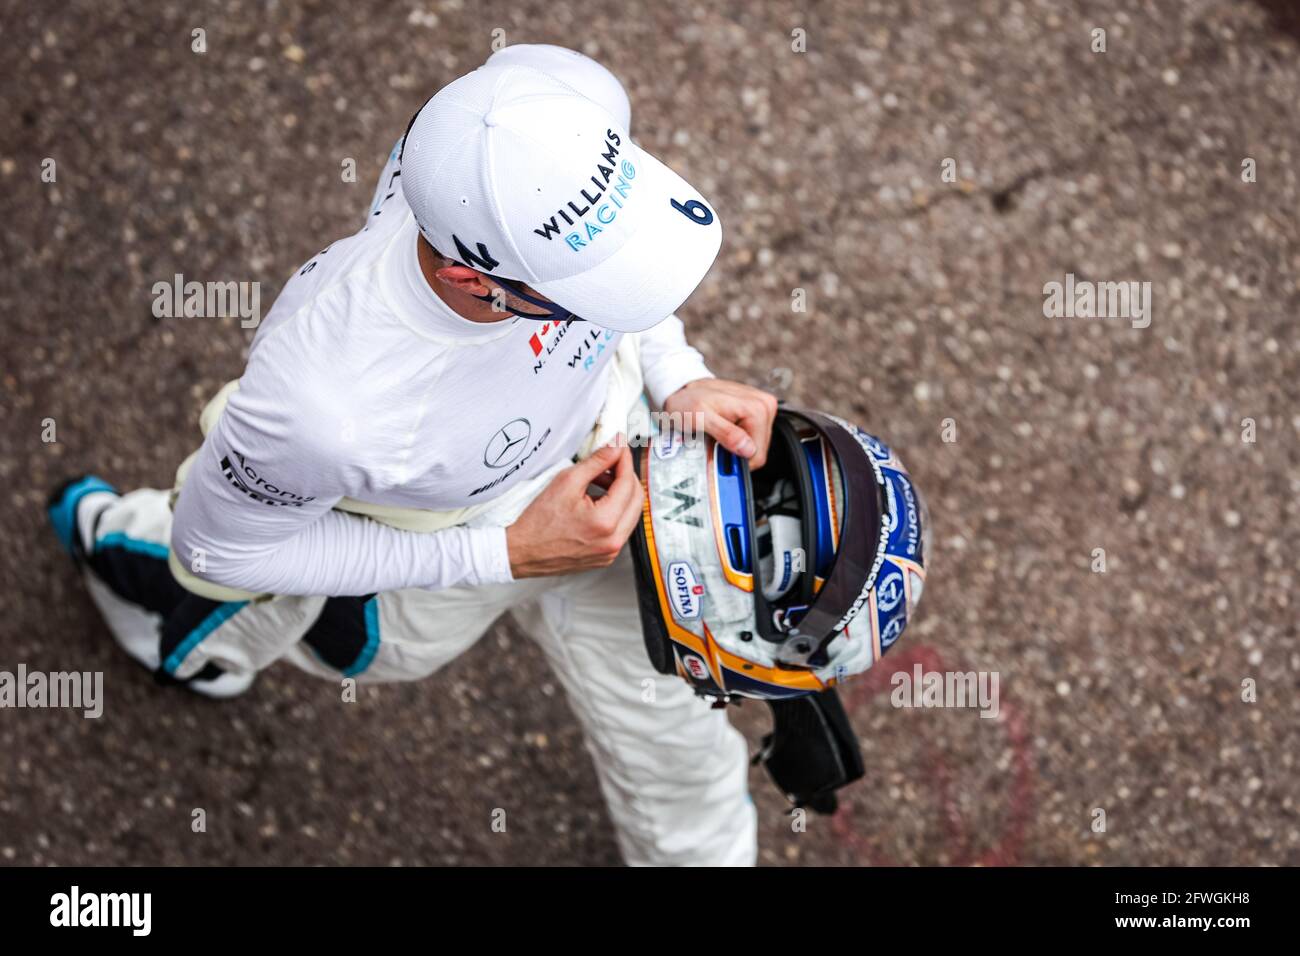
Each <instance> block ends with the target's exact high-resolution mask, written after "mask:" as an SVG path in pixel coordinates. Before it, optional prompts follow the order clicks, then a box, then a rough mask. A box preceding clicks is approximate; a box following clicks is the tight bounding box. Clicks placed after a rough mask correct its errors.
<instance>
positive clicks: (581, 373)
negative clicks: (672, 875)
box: [50, 47, 776, 865]
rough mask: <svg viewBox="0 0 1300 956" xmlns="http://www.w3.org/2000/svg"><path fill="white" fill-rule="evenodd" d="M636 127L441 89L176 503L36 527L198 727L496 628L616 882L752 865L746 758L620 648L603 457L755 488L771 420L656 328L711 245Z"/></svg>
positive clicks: (294, 308)
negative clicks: (529, 656)
mask: <svg viewBox="0 0 1300 956" xmlns="http://www.w3.org/2000/svg"><path fill="white" fill-rule="evenodd" d="M504 54H509V55H504ZM629 122H630V118H629V115H628V107H627V99H626V94H625V93H624V92H623V90H622V87H621V86H620V85H619V83H618V81H617V80H615V79H614V78H613V77H612V75H611V74H609V73H608V71H606V70H605V69H604V68H603V67H601V66H599V65H598V64H595V63H594V62H593V61H590V60H588V59H586V58H585V57H582V56H581V55H580V54H576V53H573V52H571V51H568V50H562V49H559V48H554V47H551V48H544V47H523V48H519V47H516V48H507V50H506V51H503V54H499V55H498V56H497V57H494V58H493V59H492V60H490V61H489V62H488V63H487V64H485V65H484V66H483V67H480V68H479V69H478V70H476V71H474V72H473V73H470V74H468V75H466V76H464V77H461V78H460V79H458V80H456V81H454V82H452V83H451V84H449V85H448V86H447V87H445V88H443V89H442V90H441V91H439V92H438V93H437V94H436V95H435V96H433V97H432V98H431V99H430V100H429V101H428V102H426V103H425V104H424V106H423V107H422V108H421V109H420V110H419V112H418V113H417V114H416V116H415V117H414V118H413V119H412V121H411V124H410V126H409V127H408V128H407V131H406V134H405V135H404V137H403V138H402V140H400V141H399V142H398V144H397V146H396V147H395V148H394V150H393V153H392V155H391V156H390V158H389V160H388V164H387V166H386V167H385V169H384V171H383V173H382V174H381V176H380V180H379V184H378V188H377V191H376V193H375V198H374V201H373V204H372V206H371V208H370V210H369V214H368V216H367V221H366V224H365V227H364V228H363V229H361V231H360V232H358V233H356V234H355V235H353V236H350V237H348V238H344V239H340V240H338V241H336V242H334V243H333V244H332V245H330V246H329V247H328V248H326V249H324V250H323V251H321V252H319V253H318V254H317V255H316V256H314V257H313V258H312V259H311V260H309V261H308V262H306V263H305V264H304V265H303V266H302V267H301V268H299V269H298V270H297V271H296V272H295V273H294V274H293V276H292V277H291V278H290V279H289V281H288V282H287V283H286V285H285V286H284V288H283V290H282V292H281V293H280V295H279V298H278V299H277V300H276V302H275V305H274V307H273V309H272V310H271V311H270V313H269V314H268V315H267V317H266V319H265V320H264V321H263V322H262V324H261V326H260V328H259V329H258V331H257V334H256V336H255V338H254V341H253V344H252V347H251V350H250V353H249V358H248V362H247V365H246V367H245V369H244V371H243V374H242V376H241V377H240V378H239V380H238V381H237V382H236V383H232V384H231V385H229V386H227V387H226V388H225V389H223V390H222V393H221V395H219V396H218V398H217V399H216V400H214V402H213V403H212V404H210V405H209V407H208V409H207V411H206V412H205V416H204V422H203V425H204V428H205V438H204V441H203V444H202V447H201V448H200V449H199V450H198V452H197V453H196V454H195V455H194V456H191V458H190V459H189V460H188V461H187V462H186V463H185V465H183V466H182V468H181V472H180V473H179V474H178V489H179V491H178V493H177V492H176V491H167V490H154V489H142V490H137V491H134V492H131V493H128V494H125V495H120V494H118V493H117V492H116V491H115V490H114V489H113V488H112V487H111V486H110V485H108V484H107V483H106V482H104V481H103V480H101V479H99V478H96V477H94V476H83V477H81V478H78V479H74V480H73V481H71V482H68V483H66V484H65V485H64V486H63V487H61V488H60V489H59V490H58V491H56V492H55V494H54V495H53V496H52V498H51V503H50V515H51V519H52V521H53V523H54V525H55V529H56V531H57V532H58V533H59V535H60V537H61V539H62V541H63V543H64V545H65V547H66V548H67V549H68V550H69V551H70V552H71V553H72V554H73V556H74V557H75V558H76V559H77V561H78V564H79V566H80V567H81V568H82V569H83V573H84V576H85V578H86V581H87V586H88V588H89V589H90V592H91V595H92V597H93V598H94V600H95V601H96V603H97V605H98V606H99V608H100V609H101V611H102V612H103V614H104V616H105V618H106V620H107V622H108V624H109V627H110V630H111V631H112V632H113V634H114V637H115V638H116V639H117V641H118V642H119V643H120V644H121V645H122V646H123V647H124V648H125V649H126V650H127V651H128V653H130V654H131V656H132V657H133V658H135V659H136V660H137V661H139V662H140V663H142V664H144V665H145V666H146V667H148V668H149V669H151V670H153V671H154V672H155V673H156V674H157V675H158V676H159V678H160V679H161V680H163V681H165V682H177V683H180V684H183V685H185V686H187V687H188V688H190V689H191V690H194V691H196V692H199V693H202V694H206V695H208V696H211V697H229V696H233V695H235V694H238V693H240V692H242V691H243V690H245V689H246V688H247V687H248V686H249V685H250V684H251V683H252V681H253V679H254V677H255V675H256V673H257V672H258V671H259V670H261V669H262V668H265V667H267V666H268V665H270V664H271V663H272V662H274V661H276V660H279V659H282V658H287V659H288V660H290V661H291V662H293V663H295V664H296V665H298V666H300V667H302V668H304V669H306V670H308V671H310V672H312V673H315V674H318V675H320V676H322V677H326V678H330V679H333V680H336V681H337V680H343V679H345V678H355V679H357V680H361V681H365V680H373V681H384V680H410V679H416V678H420V677H425V676H428V675H429V674H432V673H433V672H434V671H436V670H437V669H438V668H439V667H441V666H442V665H443V664H445V663H447V662H448V661H450V660H452V659H453V658H454V657H456V656H457V655H458V654H460V653H461V652H462V651H464V650H465V649H466V648H468V647H469V646H470V645H472V644H473V643H474V642H475V641H476V640H477V639H478V638H479V637H480V636H481V635H482V634H483V633H484V632H485V631H486V630H487V629H488V628H489V627H490V625H491V624H492V623H493V621H494V620H495V619H496V618H498V617H499V616H500V615H502V614H503V613H509V614H510V615H511V616H512V617H513V619H514V620H515V621H516V622H517V624H518V625H519V626H520V627H521V628H522V629H523V630H524V631H525V632H526V633H527V634H529V635H530V636H531V637H532V638H533V639H535V640H536V641H537V642H538V643H539V644H540V646H541V647H542V649H543V651H544V652H545V654H546V656H547V658H548V660H549V663H550V665H551V666H552V667H553V669H554V670H555V672H556V673H557V674H558V676H559V679H560V681H561V683H562V684H563V686H564V688H565V690H566V692H567V694H568V697H569V700H570V702H571V705H572V707H573V709H574V711H575V712H576V714H577V715H578V718H579V720H580V722H581V723H582V726H583V728H584V731H585V734H586V738H587V742H588V748H589V749H590V751H591V753H592V755H593V758H594V762H595V766H596V769H597V773H598V776H599V779H600V785H601V789H602V792H603V794H604V796H605V798H606V801H607V803H608V804H609V808H610V813H611V816H612V818H613V822H614V824H615V827H616V830H617V833H618V838H619V845H620V848H621V852H622V854H623V856H624V858H625V860H626V861H627V862H628V863H630V864H642V865H647V864H648V865H674V864H708V865H751V864H753V863H754V861H755V856H756V835H755V830H756V821H755V811H754V807H753V804H752V801H751V800H750V799H749V794H748V787H747V770H748V766H747V764H748V761H747V747H746V744H745V742H744V739H743V738H742V737H741V735H740V734H739V733H738V732H737V731H735V730H734V729H733V728H732V727H731V726H730V724H729V723H728V721H727V718H726V716H725V711H723V710H717V709H711V708H710V707H709V705H708V704H707V703H706V702H704V701H703V700H701V699H699V698H697V697H696V696H695V695H694V694H693V693H692V691H691V689H690V688H689V686H688V685H687V684H686V683H685V682H684V681H681V680H677V679H676V678H665V679H659V675H657V674H656V673H655V671H654V670H653V668H652V667H651V665H650V662H649V660H648V658H647V656H646V651H645V648H644V645H643V643H642V637H641V630H640V621H639V618H638V614H637V601H636V596H635V592H634V580H633V574H632V568H631V563H630V560H629V557H628V554H627V548H626V547H625V543H626V541H627V539H628V537H629V535H630V534H631V532H632V530H633V528H634V526H635V525H636V524H637V522H638V521H639V520H640V518H641V514H642V491H641V485H640V483H639V481H638V479H637V477H636V475H635V473H634V470H633V466H632V461H631V455H630V453H629V450H628V447H627V442H626V441H625V440H623V439H621V438H620V437H619V433H620V432H621V431H625V430H626V421H627V415H628V413H629V409H632V408H633V407H634V406H635V405H636V404H637V403H638V402H639V403H641V404H642V407H644V405H645V403H646V402H647V401H648V403H649V406H650V407H651V408H652V409H655V410H660V409H661V410H663V411H666V412H669V413H673V414H681V415H682V416H687V417H689V420H690V421H692V422H694V425H695V427H696V428H698V429H700V430H702V431H703V432H706V433H708V434H710V435H712V436H713V437H714V438H716V439H717V440H718V441H719V442H720V443H721V444H722V445H724V446H725V447H726V448H728V449H730V450H731V451H733V452H734V453H736V454H738V455H741V456H744V457H746V458H748V459H749V460H750V463H751V465H752V466H755V467H757V466H761V465H762V463H763V461H764V458H765V456H766V451H767V445H768V441H769V436H770V431H771V427H772V421H773V418H774V416H775V413H776V401H775V399H774V398H773V397H772V396H770V395H768V394H766V393H765V392H762V391H759V390H757V389H755V388H751V387H749V386H746V385H742V384H738V383H735V382H728V381H720V380H718V379H716V378H714V377H713V376H712V375H711V373H710V372H709V370H708V369H707V368H706V366H705V364H704V361H703V359H702V358H701V356H700V354H699V353H698V352H697V351H696V350H695V349H693V348H692V347H690V346H689V345H688V344H687V342H686V339H685V337H684V334H683V326H682V322H681V321H680V320H679V319H678V318H677V317H676V316H675V315H674V314H673V313H674V312H675V310H676V309H677V308H678V307H679V306H680V305H681V304H682V303H683V302H684V301H685V300H686V298H687V297H688V296H689V295H690V294H691V292H692V291H693V290H694V289H695V287H696V286H697V284H698V283H699V282H700V280H701V279H702V278H703V277H704V275H705V274H706V273H707V272H708V270H709V268H710V266H711V265H712V263H713V260H714V258H715V257H716V255H717V252H718V249H719V246H720V243H721V224H720V222H719V218H718V214H717V211H716V209H715V208H714V207H713V206H712V204H711V203H710V202H709V200H708V199H706V198H705V197H704V196H702V195H701V194H700V193H699V192H698V191H697V190H696V189H694V188H693V187H692V186H691V185H690V184H689V183H687V182H686V181H685V180H683V179H682V178H681V177H679V176H677V175H676V174H675V173H673V172H672V171H671V170H669V169H668V168H667V167H666V166H664V165H663V164H662V163H660V162H659V161H658V160H656V159H655V158H654V157H653V156H651V155H650V154H649V153H648V152H646V151H645V150H643V149H641V148H640V147H639V146H638V145H637V144H635V143H634V142H633V141H632V139H631V137H630V136H629V133H628V125H629ZM610 422H613V423H614V424H613V426H612V427H609V423H610ZM648 687H649V688H652V690H653V692H647V688H648Z"/></svg>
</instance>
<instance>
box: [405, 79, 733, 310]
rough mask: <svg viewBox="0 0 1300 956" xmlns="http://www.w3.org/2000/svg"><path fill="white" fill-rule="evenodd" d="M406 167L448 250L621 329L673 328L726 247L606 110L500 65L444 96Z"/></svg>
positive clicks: (417, 199) (420, 207)
mask: <svg viewBox="0 0 1300 956" xmlns="http://www.w3.org/2000/svg"><path fill="white" fill-rule="evenodd" d="M400 163H401V170H402V189H403V192H404V193H405V195H406V199H407V202H409V203H410V206H411V211H412V212H413V213H414V214H415V220H416V222H417V223H418V225H419V227H420V232H421V233H422V234H423V235H424V237H425V239H427V240H428V241H429V243H430V244H432V245H433V247H434V248H435V249H437V250H438V251H439V252H440V253H442V254H443V255H445V256H448V257H449V258H453V259H456V260H458V261H460V262H463V263H464V264H465V265H467V266H470V267H472V268H475V269H478V270H480V271H482V272H484V273H487V274H489V275H496V276H499V277H501V278H504V279H513V280H515V281H518V282H525V283H527V284H528V285H530V286H532V287H533V288H534V289H536V290H537V291H538V292H540V293H541V294H542V295H544V296H546V297H547V298H549V299H551V300H552V301H554V302H556V303H558V304H559V305H560V306H562V307H563V308H565V309H567V310H569V311H570V312H572V313H573V314H574V315H577V316H581V317H582V318H584V319H586V320H588V321H590V322H594V323H595V324H597V325H600V326H603V327H605V328H607V329H614V330H616V331H620V332H639V331H641V330H643V329H648V328H650V327H651V326H653V325H656V324H657V323H659V322H661V321H663V320H664V319H666V318H667V317H668V316H669V315H671V314H672V313H673V312H674V311H676V309H677V308H678V306H680V305H681V304H682V303H683V302H684V301H686V298H687V297H688V296H689V295H690V294H691V293H692V292H693V291H694V290H695V287H696V286H697V285H699V283H700V280H701V279H703V278H704V276H705V274H706V273H707V272H708V271H709V268H710V266H712V264H713V260H714V259H715V258H716V257H717V254H718V249H719V247H720V246H721V244H722V224H721V222H720V221H719V219H718V216H717V214H716V213H715V212H714V211H713V208H712V206H711V205H709V204H708V203H707V202H706V201H705V200H704V198H703V197H702V196H701V195H700V194H699V192H698V191H697V190H696V189H694V188H693V187H692V186H691V185H690V184H689V183H687V182H686V180H684V179H682V178H681V177H680V176H678V175H677V174H676V173H674V172H673V171H672V170H671V169H669V168H668V167H667V166H665V165H664V164H663V163H661V162H659V160H657V159H655V158H654V157H653V156H651V155H650V154H649V153H647V152H645V151H644V150H642V149H641V148H640V147H638V146H637V145H636V144H635V143H633V142H632V139H631V137H630V136H629V135H628V133H627V129H626V127H624V126H623V125H621V124H620V123H619V121H618V120H617V119H616V118H615V117H614V116H613V115H611V114H610V113H609V111H608V110H606V109H605V108H604V107H602V106H601V105H600V104H598V103H596V102H595V101H594V100H592V99H590V98H588V97H587V96H586V95H584V94H583V93H582V92H581V91H580V90H575V89H574V88H573V87H571V86H569V85H568V84H566V83H564V82H563V81H561V80H559V79H556V78H555V77H553V76H549V75H547V74H546V73H543V72H541V71H539V70H536V69H533V68H531V67H527V66H518V65H504V66H497V65H491V64H486V65H484V66H482V67H479V69H477V70H475V71H474V72H473V73H470V74H468V75H466V76H462V77H461V78H460V79H458V80H455V81H454V82H452V83H450V84H448V85H447V86H445V87H443V89H441V90H439V91H438V93H437V94H436V95H435V96H434V97H433V98H432V99H430V100H429V101H428V102H427V103H426V104H425V105H424V107H423V108H422V109H421V110H420V112H419V114H418V115H417V116H416V117H415V119H414V120H413V121H412V123H411V127H410V130H409V131H408V132H407V134H406V139H405V142H404V144H403V147H402V153H401V160H400Z"/></svg>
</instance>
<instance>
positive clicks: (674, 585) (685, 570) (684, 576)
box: [667, 561, 704, 621]
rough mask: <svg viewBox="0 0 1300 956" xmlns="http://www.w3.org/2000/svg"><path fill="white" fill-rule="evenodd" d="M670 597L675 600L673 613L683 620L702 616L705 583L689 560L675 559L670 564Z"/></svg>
mask: <svg viewBox="0 0 1300 956" xmlns="http://www.w3.org/2000/svg"><path fill="white" fill-rule="evenodd" d="M667 583H668V598H669V600H671V601H672V602H673V613H674V614H676V615H677V616H678V617H680V618H682V619H683V620H687V621H690V620H694V619H695V618H697V617H699V616H700V607H701V605H702V603H703V601H702V599H703V597H704V585H703V584H701V583H700V579H699V577H698V576H697V575H696V573H695V569H694V568H693V567H691V564H690V562H689V561H674V562H672V563H671V564H670V565H668V582H667Z"/></svg>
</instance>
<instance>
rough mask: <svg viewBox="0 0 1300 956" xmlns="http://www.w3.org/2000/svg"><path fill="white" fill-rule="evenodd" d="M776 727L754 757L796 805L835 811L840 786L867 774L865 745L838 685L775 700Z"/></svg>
mask: <svg viewBox="0 0 1300 956" xmlns="http://www.w3.org/2000/svg"><path fill="white" fill-rule="evenodd" d="M768 706H770V707H771V708H772V732H771V733H770V734H768V735H767V736H766V737H764V738H763V747H762V749H761V750H760V751H759V753H758V755H757V756H756V757H755V758H754V762H755V763H762V764H763V766H764V767H765V768H766V769H767V772H768V775H769V776H770V777H771V778H772V782H773V783H775V784H776V785H777V786H778V787H780V788H781V792H782V793H784V794H785V795H786V797H787V798H788V799H789V800H790V802H791V803H793V804H794V805H795V806H796V807H808V808H809V809H811V810H815V811H817V812H818V813H834V812H835V809H836V807H837V806H838V801H837V800H836V797H835V791H836V790H838V789H839V788H840V787H843V786H846V785H848V784H850V783H852V782H853V781H854V780H858V779H860V778H861V777H862V775H863V773H864V772H865V771H864V768H863V765H862V750H861V748H860V747H859V746H858V738H857V734H855V733H854V731H853V727H852V725H851V724H850V723H849V716H848V714H846V713H845V712H844V705H843V704H841V703H840V698H839V695H838V694H837V693H836V692H835V688H833V687H832V688H830V689H828V690H824V691H822V692H820V693H817V694H807V695H805V696H803V697H794V698H791V699H789V700H770V701H768Z"/></svg>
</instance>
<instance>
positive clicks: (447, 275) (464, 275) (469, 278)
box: [434, 266, 492, 296]
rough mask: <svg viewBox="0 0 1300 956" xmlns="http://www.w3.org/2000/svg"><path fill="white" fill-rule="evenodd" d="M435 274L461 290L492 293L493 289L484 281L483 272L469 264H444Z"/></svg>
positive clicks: (471, 293) (473, 293) (482, 293)
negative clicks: (477, 270) (476, 270)
mask: <svg viewBox="0 0 1300 956" xmlns="http://www.w3.org/2000/svg"><path fill="white" fill-rule="evenodd" d="M434 275H435V276H437V277H438V279H439V280H440V281H442V282H445V283H447V285H449V286H451V287H452V288H453V289H456V290H457V291H459V292H465V293H467V294H469V295H480V296H481V295H491V294H492V289H491V287H490V286H488V284H487V283H486V282H484V281H483V276H482V274H481V273H478V272H475V271H474V270H473V269H471V268H470V267H469V266H443V267H442V268H441V269H439V270H437V271H436V272H435V273H434Z"/></svg>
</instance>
